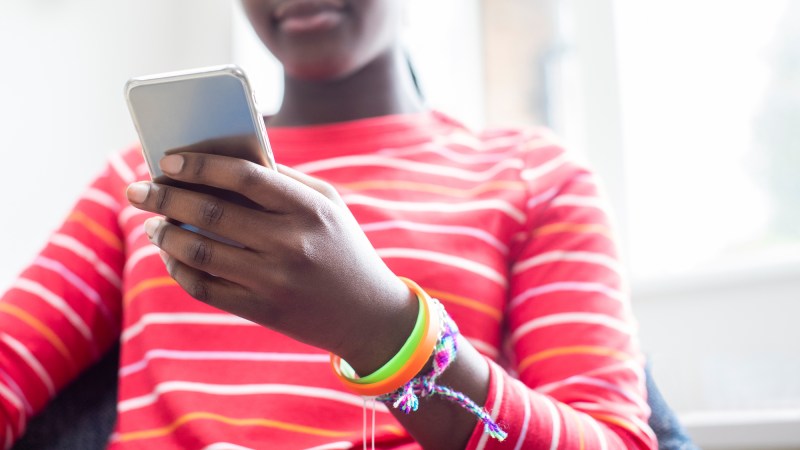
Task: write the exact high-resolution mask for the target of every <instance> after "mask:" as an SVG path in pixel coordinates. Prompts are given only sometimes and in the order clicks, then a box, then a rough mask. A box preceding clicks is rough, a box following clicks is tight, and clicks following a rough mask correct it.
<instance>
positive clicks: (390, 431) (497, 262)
mask: <svg viewBox="0 0 800 450" xmlns="http://www.w3.org/2000/svg"><path fill="white" fill-rule="evenodd" d="M270 139H271V141H272V146H273V149H274V151H275V155H276V159H277V160H278V161H279V162H281V163H283V164H286V165H289V166H293V167H295V168H296V169H298V170H300V171H303V172H305V173H308V174H310V175H312V176H315V177H318V178H321V179H324V180H326V181H328V182H330V183H332V184H333V185H334V186H335V187H336V188H337V190H338V191H339V192H340V194H341V195H342V197H343V199H344V201H345V202H346V203H347V204H348V206H349V207H350V209H351V211H352V212H353V214H354V215H355V217H356V218H357V219H358V221H359V223H360V224H361V226H362V228H363V230H364V232H365V233H366V235H367V236H368V238H369V239H370V241H371V242H372V244H373V245H374V247H375V248H376V249H377V251H378V254H379V255H380V256H381V257H382V258H383V259H384V260H385V261H386V263H387V265H388V266H389V267H390V268H391V269H392V270H393V271H394V272H395V273H396V274H397V275H402V276H406V277H408V278H411V279H413V280H415V281H417V282H418V283H419V284H420V285H421V286H422V287H423V288H425V289H426V290H427V291H428V292H429V293H430V294H431V295H432V296H434V297H436V298H438V299H440V300H441V301H442V303H443V304H444V305H445V307H446V308H447V310H448V312H449V313H450V315H451V316H452V317H453V318H454V320H455V321H456V322H457V323H458V325H459V327H460V329H461V331H462V333H463V334H464V335H465V336H466V337H467V338H468V340H469V341H470V342H471V343H472V345H474V346H475V347H476V348H477V349H478V350H479V351H480V352H482V353H483V354H484V355H485V356H486V357H487V361H489V362H488V363H489V364H490V367H491V371H490V373H491V380H490V386H489V396H488V400H487V404H486V408H487V410H488V411H489V412H490V413H491V415H492V416H493V417H495V418H496V419H497V420H498V421H499V422H500V424H501V426H502V427H503V428H504V429H505V430H506V431H507V432H508V433H509V436H508V438H507V439H506V441H505V442H502V443H498V442H495V441H493V440H491V439H487V436H486V435H484V434H483V433H482V428H481V427H478V426H476V429H475V432H474V434H473V436H472V438H471V440H470V443H469V448H470V449H473V448H474V449H484V448H485V449H494V448H503V449H514V450H516V449H523V448H524V449H564V448H575V449H583V448H585V449H589V448H598V449H606V448H608V449H613V448H653V447H654V446H655V438H654V436H653V434H652V432H651V431H650V429H649V428H648V426H647V424H646V422H647V417H648V414H649V410H648V408H647V405H646V402H645V399H644V395H645V390H644V383H643V378H642V377H643V375H642V358H641V355H640V353H639V349H638V347H637V341H636V333H635V325H634V322H633V319H632V317H631V314H630V308H629V304H628V298H627V293H626V290H625V284H624V281H623V278H622V276H621V274H620V272H621V268H620V263H619V261H618V256H617V252H616V250H615V246H614V241H613V238H612V233H611V231H610V230H609V228H608V218H607V214H606V211H605V206H604V204H603V202H602V201H601V199H600V198H599V197H598V195H597V191H596V187H595V182H594V179H593V176H592V174H591V173H589V172H587V171H586V170H585V169H583V168H581V167H580V166H579V165H577V164H575V163H574V162H573V161H572V160H571V159H570V157H569V155H568V154H567V153H565V152H564V150H563V149H562V148H561V147H560V146H559V145H558V144H557V143H555V142H554V141H553V140H552V139H551V138H550V137H548V135H547V133H546V132H543V131H542V130H494V131H489V132H484V133H473V132H471V131H469V130H467V129H466V128H464V127H463V126H461V125H460V124H458V123H456V122H454V121H453V120H451V119H449V118H447V117H446V116H444V115H442V114H439V113H435V112H434V113H424V114H414V115H398V116H385V117H378V118H371V119H364V120H358V121H353V122H344V123H339V124H330V125H321V126H314V127H304V128H286V129H274V130H271V131H270ZM147 178H148V175H147V170H146V166H145V164H144V162H143V159H142V157H141V154H140V152H139V150H138V149H131V150H129V151H127V152H124V153H121V154H118V155H115V156H113V157H112V158H111V159H110V162H109V164H108V166H107V168H106V170H105V171H104V172H103V173H102V174H101V176H100V177H98V178H97V180H96V181H95V182H94V183H93V184H92V185H91V187H90V188H89V189H88V190H87V191H86V192H85V193H84V194H83V196H82V197H81V199H80V200H79V202H78V203H77V204H76V206H75V208H74V209H73V211H72V212H71V213H70V215H69V216H68V217H67V219H66V221H65V222H64V224H63V226H62V227H61V228H60V229H59V230H58V231H57V232H55V233H54V234H53V235H52V236H51V237H50V239H49V241H48V243H47V245H46V246H45V248H44V250H42V252H41V253H40V254H39V255H38V256H37V257H36V259H35V260H34V262H33V263H32V264H31V266H30V267H28V268H27V269H26V270H25V271H24V272H23V273H22V274H21V275H20V277H19V278H18V279H17V281H16V282H15V283H14V284H13V285H12V286H11V288H10V290H9V291H8V292H6V293H5V295H4V296H3V297H2V299H0V443H4V444H5V445H6V447H7V446H9V445H11V442H13V440H15V439H16V438H17V437H18V436H19V435H21V434H22V433H23V432H24V428H25V422H26V420H27V419H28V418H29V417H30V416H31V415H32V414H33V413H35V412H36V411H38V410H40V409H41V408H43V407H44V405H45V403H46V402H47V400H48V399H49V398H51V397H52V396H53V395H54V394H55V392H57V391H58V389H59V388H60V387H62V386H64V385H65V384H66V383H67V382H68V381H69V380H70V379H72V378H73V377H75V376H76V375H77V374H78V373H79V372H80V371H81V370H82V369H83V368H85V367H86V366H87V365H89V364H90V363H91V362H92V361H94V360H95V359H96V358H97V357H98V355H100V354H102V352H103V351H105V350H106V349H107V348H109V347H110V346H111V345H112V343H113V342H114V340H115V339H117V338H120V339H121V343H122V344H121V345H122V353H121V362H120V365H121V367H120V372H119V375H120V381H119V383H120V390H119V403H118V411H119V416H118V421H117V426H116V431H115V433H114V435H113V436H112V437H111V443H110V448H113V449H129V448H181V449H186V448H197V449H209V450H211V449H221V448H320V449H322V448H329V449H334V448H351V447H352V446H358V445H360V442H361V436H362V415H361V409H362V406H363V401H362V399H361V398H360V397H357V396H355V395H353V394H350V393H349V392H347V391H346V390H345V389H344V388H343V387H342V386H341V385H340V384H339V382H338V380H336V378H335V376H334V375H333V374H332V373H331V371H330V367H329V365H328V356H327V354H326V353H325V352H323V351H321V350H319V349H317V348H313V347H310V346H307V345H304V344H301V343H298V342H296V341H293V340H291V339H289V338H287V337H285V336H282V335H280V334H278V333H275V332H273V331H270V330H268V329H265V328H263V327H260V326H257V325H255V324H253V323H251V322H248V321H246V320H244V319H241V318H238V317H236V316H232V315H230V314H227V313H224V312H221V311H219V310H216V309H213V308H211V307H209V306H208V305H205V304H203V303H201V302H197V301H195V300H193V299H191V298H190V297H189V296H188V295H187V294H186V293H185V292H184V291H183V290H182V289H180V288H179V287H178V286H177V284H176V283H175V282H174V281H173V280H172V279H171V278H170V277H169V276H168V274H167V272H166V269H165V268H164V265H163V263H162V262H161V261H160V259H159V258H158V252H157V249H156V248H155V247H154V246H152V245H151V244H150V243H149V241H148V239H147V237H146V236H145V234H144V230H143V225H142V224H143V222H144V220H145V219H146V218H148V217H150V214H149V213H146V212H143V211H140V210H137V209H135V208H133V207H131V206H129V205H128V203H127V201H126V200H125V189H126V187H127V185H128V184H129V183H130V182H132V181H134V180H142V179H147ZM493 361H502V363H499V364H498V363H495V362H493ZM376 426H377V429H376V443H377V445H379V446H381V448H400V447H402V448H416V444H414V443H413V441H412V439H411V437H410V436H409V435H408V433H407V432H406V431H405V430H404V429H403V428H402V427H401V426H400V425H399V424H398V423H397V421H396V420H395V419H394V418H393V417H392V416H391V414H389V413H388V410H387V409H386V408H385V407H383V406H379V407H378V413H377V422H376Z"/></svg>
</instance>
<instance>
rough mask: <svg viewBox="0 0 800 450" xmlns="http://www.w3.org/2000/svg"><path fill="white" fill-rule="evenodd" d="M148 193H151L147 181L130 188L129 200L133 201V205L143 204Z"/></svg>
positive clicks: (128, 192)
mask: <svg viewBox="0 0 800 450" xmlns="http://www.w3.org/2000/svg"><path fill="white" fill-rule="evenodd" d="M148 192H150V183H148V182H147V181H139V182H137V183H133V184H131V185H129V186H128V190H127V195H128V200H130V201H132V202H133V203H142V202H143V201H145V199H146V198H147V193H148Z"/></svg>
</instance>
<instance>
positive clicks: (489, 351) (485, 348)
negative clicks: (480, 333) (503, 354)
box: [466, 337, 500, 359]
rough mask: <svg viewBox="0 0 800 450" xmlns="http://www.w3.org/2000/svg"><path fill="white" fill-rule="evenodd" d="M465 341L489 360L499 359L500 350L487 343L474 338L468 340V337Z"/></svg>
mask: <svg viewBox="0 0 800 450" xmlns="http://www.w3.org/2000/svg"><path fill="white" fill-rule="evenodd" d="M466 339H467V341H468V342H469V343H470V344H472V346H473V347H475V350H477V351H479V352H481V353H483V354H484V355H486V356H488V357H489V358H491V359H497V358H499V357H500V349H498V348H497V347H495V346H494V345H492V344H489V343H488V342H484V341H482V340H480V339H475V338H470V337H468V338H466Z"/></svg>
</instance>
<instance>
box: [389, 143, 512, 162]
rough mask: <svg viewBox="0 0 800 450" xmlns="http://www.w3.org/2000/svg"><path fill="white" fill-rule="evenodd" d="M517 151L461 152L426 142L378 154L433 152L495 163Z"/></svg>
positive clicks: (454, 158) (399, 155)
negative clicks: (418, 145)
mask: <svg viewBox="0 0 800 450" xmlns="http://www.w3.org/2000/svg"><path fill="white" fill-rule="evenodd" d="M518 143H519V142H518ZM470 150H472V149H470ZM519 153H520V152H519V150H513V151H506V152H502V153H472V154H466V153H464V154H462V153H458V152H455V151H453V150H452V149H450V148H448V147H444V146H440V145H436V144H426V145H423V146H420V147H413V148H410V149H400V150H398V149H385V150H381V151H380V152H379V153H378V154H380V155H384V156H387V157H392V158H407V157H409V156H411V155H418V154H434V155H437V156H441V157H442V158H444V159H447V160H450V161H453V162H456V163H458V164H487V163H496V162H498V161H502V160H504V159H506V158H511V157H515V156H519Z"/></svg>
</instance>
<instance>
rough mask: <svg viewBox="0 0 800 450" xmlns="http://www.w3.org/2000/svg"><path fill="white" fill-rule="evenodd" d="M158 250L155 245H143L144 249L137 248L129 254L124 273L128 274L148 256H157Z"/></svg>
mask: <svg viewBox="0 0 800 450" xmlns="http://www.w3.org/2000/svg"><path fill="white" fill-rule="evenodd" d="M158 252H159V249H158V247H156V246H155V245H151V244H145V245H144V247H141V248H139V250H136V251H135V252H133V254H131V257H130V258H128V260H127V261H126V262H125V273H126V274H127V273H130V271H131V270H133V268H134V267H136V265H137V264H139V263H140V262H141V261H142V260H143V259H144V258H147V257H148V256H155V255H158Z"/></svg>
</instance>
